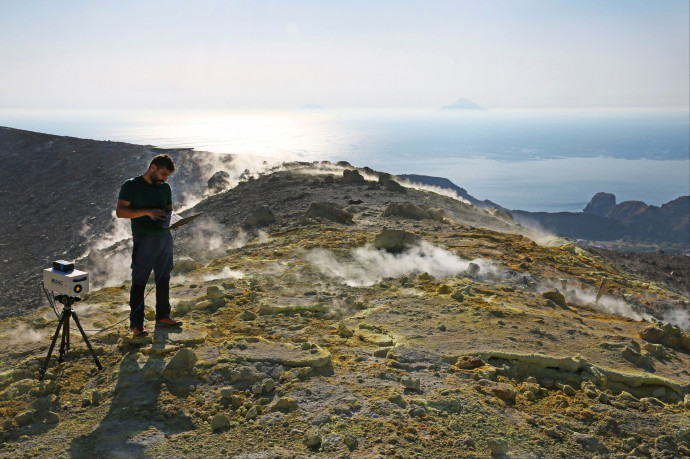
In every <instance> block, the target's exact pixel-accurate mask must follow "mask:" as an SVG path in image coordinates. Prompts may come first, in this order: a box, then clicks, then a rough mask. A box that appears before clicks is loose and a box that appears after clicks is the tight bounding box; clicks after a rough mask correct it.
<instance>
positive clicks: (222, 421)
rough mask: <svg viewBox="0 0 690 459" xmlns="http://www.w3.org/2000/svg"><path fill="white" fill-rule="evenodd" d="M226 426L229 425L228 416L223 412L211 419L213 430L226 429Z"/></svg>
mask: <svg viewBox="0 0 690 459" xmlns="http://www.w3.org/2000/svg"><path fill="white" fill-rule="evenodd" d="M228 427H230V418H229V417H227V416H226V415H224V414H217V415H215V416H213V418H212V419H211V428H212V429H213V430H221V429H227V428H228Z"/></svg>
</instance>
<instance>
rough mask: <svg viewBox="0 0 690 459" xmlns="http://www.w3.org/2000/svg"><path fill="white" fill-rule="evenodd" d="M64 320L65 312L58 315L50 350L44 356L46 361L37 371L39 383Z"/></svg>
mask: <svg viewBox="0 0 690 459" xmlns="http://www.w3.org/2000/svg"><path fill="white" fill-rule="evenodd" d="M64 318H65V312H64V311H63V312H62V314H61V315H60V321H59V322H58V326H57V328H56V329H55V334H54V335H53V341H51V342H50V348H49V349H48V355H47V356H46V361H45V362H43V366H42V367H41V369H40V370H39V371H38V380H39V381H41V380H42V379H43V376H45V374H46V370H47V369H48V362H50V356H51V355H52V354H53V349H54V348H55V343H56V342H57V337H58V335H59V334H60V329H61V328H62V321H63V319H64Z"/></svg>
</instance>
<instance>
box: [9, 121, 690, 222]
mask: <svg viewBox="0 0 690 459" xmlns="http://www.w3.org/2000/svg"><path fill="white" fill-rule="evenodd" d="M0 126H7V127H13V128H18V129H26V130H31V131H37V132H43V133H49V134H56V135H67V136H73V137H80V138H88V139H96V140H111V141H122V142H129V143H135V144H143V145H155V146H158V147H193V148H195V149H196V150H203V151H212V152H216V153H230V154H235V155H247V156H250V155H254V156H258V157H264V158H272V159H273V160H286V161H292V160H298V161H321V160H328V161H334V162H335V161H347V162H349V163H350V164H352V165H353V166H358V167H364V166H368V167H371V168H372V169H375V170H379V171H385V172H390V173H392V174H422V175H430V176H435V177H445V178H447V179H449V180H451V181H452V182H454V183H455V184H456V185H458V186H460V187H463V188H465V189H466V190H467V192H468V193H470V194H471V195H472V196H474V197H475V198H478V199H489V200H491V201H493V202H495V203H497V204H499V205H501V206H503V207H506V208H509V209H521V210H528V211H533V212H538V211H545V212H562V211H567V212H578V211H581V210H582V209H583V208H584V207H585V206H586V204H587V203H588V202H589V200H590V199H591V198H592V196H594V194H596V193H597V192H602V191H603V192H607V193H613V194H615V195H616V198H617V201H618V202H622V201H628V200H635V201H643V202H645V203H647V204H653V205H662V204H664V203H666V202H668V201H671V200H673V199H675V198H677V197H679V196H684V195H688V194H690V114H689V112H688V111H687V110H589V111H587V110H578V111H572V110H570V111H569V110H538V111H537V110H531V111H524V110H523V111H517V110H502V111H501V110H497V111H496V110H452V111H451V110H373V109H370V110H330V109H310V110H295V111H282V112H258V111H243V112H239V111H198V110H177V111H153V110H79V109H70V110H36V109H31V110H29V109H25V110H19V109H0Z"/></svg>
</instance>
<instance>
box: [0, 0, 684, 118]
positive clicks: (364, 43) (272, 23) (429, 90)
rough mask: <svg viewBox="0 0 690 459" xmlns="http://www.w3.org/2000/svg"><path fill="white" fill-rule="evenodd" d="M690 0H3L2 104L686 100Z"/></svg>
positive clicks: (432, 104) (615, 103) (646, 103)
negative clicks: (464, 99) (460, 99)
mask: <svg viewBox="0 0 690 459" xmlns="http://www.w3.org/2000/svg"><path fill="white" fill-rule="evenodd" d="M689 23H690V2H689V1H688V0H654V1H648V0H606V1H600V0H482V1H479V0H476V1H467V0H450V1H442V0H425V1H407V0H394V1H372V0H366V1H358V0H352V1H338V0H332V1H317V0H314V1H306V0H294V1H288V0H283V1H262V0H256V1H249V0H245V1H219V0H194V1H191V0H189V1H182V0H161V1H152V0H139V1H134V0H117V1H111V0H99V1H91V0H89V1H80V0H65V1H54V0H22V1H16V0H0V108H64V109H75V108H97V109H103V108H127V109H130V108H140V109H223V110H247V109H249V110H251V109H256V110H277V109H295V108H298V107H300V106H302V105H305V104H318V105H321V106H324V107H326V108H393V109H397V108H410V109H420V108H431V109H434V108H438V107H441V106H444V105H449V104H451V103H453V102H454V101H455V100H457V99H459V98H466V99H470V100H472V101H473V102H475V103H477V104H479V105H482V106H484V107H487V108H490V109H531V108H534V109H545V108H548V109H551V108H574V109H578V108H606V109H628V108H658V107H664V108H669V107H672V108H679V109H688V106H689V105H690V49H689V48H690V32H689V29H690V25H689Z"/></svg>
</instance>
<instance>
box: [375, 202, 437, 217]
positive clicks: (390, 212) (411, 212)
mask: <svg viewBox="0 0 690 459" xmlns="http://www.w3.org/2000/svg"><path fill="white" fill-rule="evenodd" d="M383 216H384V217H391V216H398V217H403V218H411V219H413V220H428V219H430V218H431V216H430V215H429V212H427V211H426V210H424V209H422V208H421V207H419V206H416V205H414V204H412V203H411V202H403V203H397V202H393V203H390V204H388V207H386V210H384V211H383Z"/></svg>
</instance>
